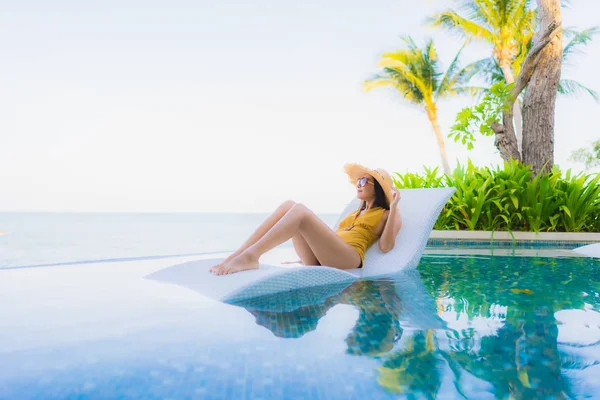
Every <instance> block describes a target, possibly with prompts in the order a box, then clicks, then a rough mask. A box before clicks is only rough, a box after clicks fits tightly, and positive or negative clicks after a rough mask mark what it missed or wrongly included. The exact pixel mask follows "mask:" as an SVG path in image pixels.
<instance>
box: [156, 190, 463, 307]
mask: <svg viewBox="0 0 600 400" xmlns="http://www.w3.org/2000/svg"><path fill="white" fill-rule="evenodd" d="M455 190H456V189H455V188H435V189H400V194H401V196H402V197H401V199H400V201H399V204H398V207H399V208H400V210H401V214H402V221H403V225H402V229H401V230H400V232H399V234H398V237H397V238H396V245H395V247H394V249H392V250H391V251H389V252H388V253H383V252H381V251H380V250H379V247H378V246H377V243H375V244H374V245H372V246H371V247H370V248H369V249H368V250H367V252H366V254H365V260H364V266H363V268H360V269H353V270H339V269H335V268H331V267H327V266H296V267H290V266H280V265H268V264H260V267H259V269H258V270H251V271H242V272H238V273H235V274H231V275H221V276H216V275H213V274H212V273H210V272H209V271H208V270H209V269H210V267H211V266H213V265H215V264H217V263H218V262H219V261H221V260H222V259H209V260H199V261H192V262H188V263H183V264H178V265H174V266H172V267H168V268H165V269H162V270H160V271H157V272H155V273H152V274H150V275H148V276H146V278H147V279H153V280H158V281H162V282H165V283H172V284H178V285H182V286H185V287H188V288H190V289H192V290H195V291H198V292H200V293H202V294H203V295H205V296H208V297H211V298H213V299H216V300H221V301H224V302H238V301H241V300H244V299H248V298H253V297H258V296H264V295H270V294H274V293H279V292H285V291H290V290H295V289H301V288H305V287H315V286H324V285H334V286H336V287H339V288H341V289H340V290H343V288H344V287H346V286H348V285H350V284H351V283H352V282H354V281H356V280H358V279H363V278H373V277H382V276H385V275H389V274H393V273H395V272H398V271H401V270H407V269H412V268H416V267H417V265H418V264H419V260H420V259H421V257H422V255H423V251H424V249H425V246H426V244H427V240H428V239H429V235H430V234H431V230H432V229H433V225H434V223H435V221H436V220H437V218H438V216H439V214H440V212H441V210H442V208H443V207H444V205H445V204H446V202H447V201H448V200H449V199H450V197H451V196H452V195H453V194H454V192H455ZM358 206H359V200H358V199H353V200H352V201H351V202H350V203H349V204H348V205H347V206H346V208H345V209H344V211H343V212H342V213H341V214H340V217H339V219H338V221H337V222H336V224H335V225H334V227H333V228H335V227H336V226H337V224H338V223H339V221H340V220H341V219H342V218H343V217H344V216H346V215H348V214H349V213H350V212H352V211H354V210H356V209H357V208H358Z"/></svg>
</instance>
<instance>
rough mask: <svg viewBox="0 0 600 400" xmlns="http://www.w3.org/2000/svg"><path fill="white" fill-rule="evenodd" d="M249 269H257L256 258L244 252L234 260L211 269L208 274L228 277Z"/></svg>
mask: <svg viewBox="0 0 600 400" xmlns="http://www.w3.org/2000/svg"><path fill="white" fill-rule="evenodd" d="M250 269H258V257H256V256H254V255H253V254H252V253H250V252H247V251H245V252H243V253H242V254H240V255H239V256H237V257H235V258H234V259H232V260H230V261H228V262H223V263H222V264H220V265H218V266H215V267H213V268H211V270H210V272H212V273H213V274H215V275H228V274H233V273H235V272H240V271H246V270H250Z"/></svg>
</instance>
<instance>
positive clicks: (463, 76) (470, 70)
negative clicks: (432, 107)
mask: <svg viewBox="0 0 600 400" xmlns="http://www.w3.org/2000/svg"><path fill="white" fill-rule="evenodd" d="M466 45H467V42H465V43H464V44H463V46H462V47H461V48H460V50H459V51H458V52H457V53H456V56H455V57H454V59H453V60H452V62H451V63H450V65H449V66H448V69H447V70H446V73H445V74H444V77H443V78H442V81H441V82H440V84H439V86H438V88H437V90H436V93H435V97H436V98H438V97H444V96H446V95H455V94H463V93H468V92H469V91H467V90H462V91H460V93H459V89H460V87H461V86H464V85H465V84H466V82H468V81H469V80H470V79H471V78H472V77H473V76H474V75H475V74H476V73H477V65H475V64H473V63H471V64H469V65H467V66H466V67H464V68H462V69H461V68H460V64H459V58H460V55H461V54H462V51H463V50H464V48H465V46H466Z"/></svg>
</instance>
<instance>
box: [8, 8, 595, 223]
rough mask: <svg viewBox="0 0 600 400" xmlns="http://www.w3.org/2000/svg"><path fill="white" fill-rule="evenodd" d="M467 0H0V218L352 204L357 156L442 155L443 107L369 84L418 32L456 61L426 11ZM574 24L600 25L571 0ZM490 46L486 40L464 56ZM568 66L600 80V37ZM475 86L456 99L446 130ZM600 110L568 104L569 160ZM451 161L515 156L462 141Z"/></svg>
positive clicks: (562, 124) (408, 161)
mask: <svg viewBox="0 0 600 400" xmlns="http://www.w3.org/2000/svg"><path fill="white" fill-rule="evenodd" d="M452 4H453V2H452V1H451V0H431V1H406V0H378V1H376V2H370V3H367V2H364V1H356V0H344V1H342V0H326V1H323V0H321V1H306V2H297V1H289V0H277V1H275V0H256V1H252V2H249V1H241V0H240V1H228V0H223V1H192V0H189V1H182V0H172V1H168V2H167V1H160V2H159V1H122V0H119V1H116V0H104V1H94V0H91V1H85V2H81V1H59V2H47V1H41V0H39V1H33V0H20V1H13V2H9V1H8V0H1V1H0V53H1V54H2V62H0V87H1V90H0V109H1V110H2V111H1V112H0V211H157V212H171V211H173V212H185V211H196V212H198V211H235V212H263V211H270V210H272V209H273V207H275V206H276V205H277V204H278V203H280V202H281V201H283V200H286V199H288V198H291V199H294V200H297V201H301V202H304V203H305V204H307V205H308V206H309V207H311V208H312V209H314V210H315V211H317V212H339V211H340V210H341V209H342V208H343V206H344V205H345V204H346V203H347V202H348V201H349V200H350V199H351V198H352V196H354V188H353V187H352V186H351V185H350V184H349V183H348V181H347V179H346V177H345V175H344V172H343V164H344V163H345V162H359V163H363V164H366V165H367V166H371V167H383V168H386V169H388V170H389V171H390V172H407V171H410V172H420V171H422V170H423V166H424V165H425V166H430V167H433V166H437V165H441V164H440V159H439V151H438V148H437V144H436V140H435V136H434V134H433V131H432V129H431V126H430V125H429V122H428V120H427V117H426V116H425V114H424V113H423V112H422V111H420V110H419V109H418V108H415V107H413V106H411V105H409V104H407V103H405V102H403V101H402V100H401V99H400V98H399V96H398V94H397V93H394V92H393V91H392V90H383V89H382V90H376V91H372V92H370V93H364V91H363V90H362V82H363V81H364V79H366V78H368V77H370V76H371V75H372V73H374V72H376V71H377V69H376V62H377V60H378V58H379V57H380V55H381V54H382V52H384V51H389V50H394V49H395V48H398V47H399V46H401V45H402V43H401V40H400V39H399V37H400V36H402V35H405V34H411V35H412V36H413V37H414V38H415V40H417V41H418V42H419V43H423V41H424V39H425V38H426V37H433V38H434V39H435V40H436V44H437V48H438V51H439V54H440V57H441V61H442V63H443V64H444V65H445V66H447V65H448V63H449V62H450V60H451V59H452V57H453V56H454V54H455V53H456V51H457V50H458V49H459V47H460V45H461V40H460V39H459V38H458V37H453V36H451V35H448V34H446V33H443V32H440V31H438V30H435V29H431V28H426V27H424V25H423V21H424V19H425V18H426V17H427V16H429V15H431V14H433V13H434V12H436V11H440V10H442V9H444V8H447V7H448V6H450V5H452ZM571 4H572V5H571V7H570V8H569V9H565V10H564V14H563V20H564V24H565V25H566V26H577V27H579V28H587V27H590V26H592V25H594V24H600V20H598V15H600V3H598V2H597V0H573V1H572V2H571ZM488 54H489V48H487V47H485V46H483V45H479V46H473V47H471V48H469V50H468V51H466V52H465V57H464V63H467V62H469V61H473V60H476V59H478V58H481V57H483V56H486V55H488ZM572 61H573V62H572V65H570V66H569V67H568V68H567V69H566V70H565V71H564V72H563V77H565V78H574V79H577V80H579V81H580V82H582V83H584V84H586V85H588V86H590V87H592V88H594V89H596V90H598V91H600V77H599V75H598V73H597V71H599V70H600V37H599V38H597V39H596V40H595V41H593V42H592V44H591V45H589V46H588V47H587V49H586V54H581V55H578V56H576V57H575V58H573V60H572ZM471 102H472V100H471V99H469V98H466V97H462V98H457V99H453V100H447V101H446V100H444V101H442V102H440V104H439V107H440V118H441V125H442V129H443V131H444V133H445V134H447V133H448V130H449V127H450V125H451V124H452V122H453V121H454V118H455V116H456V113H457V111H459V110H460V108H462V107H464V106H467V105H470V104H471ZM599 112H600V105H599V104H597V103H595V102H594V101H593V100H592V99H591V97H585V96H580V97H570V98H560V100H559V101H558V103H557V112H556V134H555V162H556V163H557V164H559V165H560V166H561V167H563V168H569V167H572V168H574V169H575V170H577V171H579V170H581V169H582V166H580V165H577V164H572V163H571V162H569V161H568V157H569V155H570V153H571V152H572V151H573V150H575V149H576V148H578V147H582V146H589V145H590V144H591V142H592V141H593V140H595V139H598V138H600V133H599V130H598V122H597V116H598V115H599ZM447 149H448V155H449V158H450V164H451V166H455V165H456V163H457V162H461V163H465V162H466V160H467V157H471V158H472V160H473V161H474V162H475V163H476V164H477V165H491V166H495V165H498V163H499V162H500V161H501V159H500V157H499V155H498V154H497V151H496V150H495V148H494V146H493V139H492V138H488V139H478V143H477V145H476V148H475V150H473V151H470V152H469V151H467V150H466V149H465V148H464V147H462V146H460V145H458V144H455V143H452V142H450V141H449V139H447Z"/></svg>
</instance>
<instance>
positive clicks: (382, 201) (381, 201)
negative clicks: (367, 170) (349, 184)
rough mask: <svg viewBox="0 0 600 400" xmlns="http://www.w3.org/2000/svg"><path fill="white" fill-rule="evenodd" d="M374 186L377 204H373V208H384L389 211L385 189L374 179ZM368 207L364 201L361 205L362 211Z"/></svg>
mask: <svg viewBox="0 0 600 400" xmlns="http://www.w3.org/2000/svg"><path fill="white" fill-rule="evenodd" d="M373 184H374V186H375V203H374V204H373V207H382V208H385V209H386V210H389V209H390V206H389V204H388V203H387V200H386V198H385V192H384V191H383V188H382V187H381V185H380V184H379V182H377V181H376V180H375V179H373ZM366 206H367V203H366V202H365V201H363V202H362V203H361V204H360V209H361V210H362V209H364V208H365V207H366Z"/></svg>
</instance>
